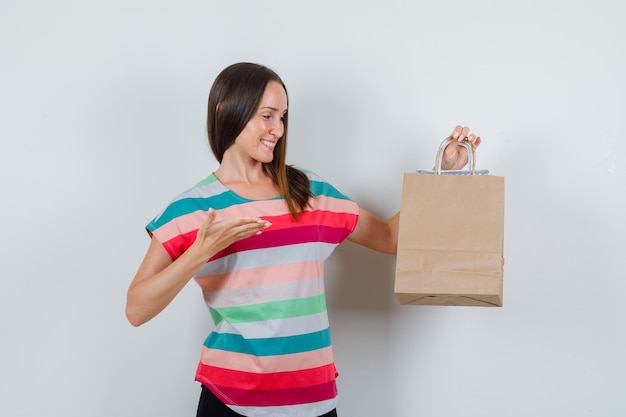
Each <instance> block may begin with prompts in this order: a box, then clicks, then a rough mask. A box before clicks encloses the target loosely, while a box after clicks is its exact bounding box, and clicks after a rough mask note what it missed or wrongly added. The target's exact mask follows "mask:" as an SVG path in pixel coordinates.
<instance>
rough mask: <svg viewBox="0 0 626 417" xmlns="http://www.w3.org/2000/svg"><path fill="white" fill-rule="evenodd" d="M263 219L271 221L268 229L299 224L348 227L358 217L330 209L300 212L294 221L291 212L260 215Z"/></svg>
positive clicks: (297, 225)
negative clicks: (278, 214) (277, 214)
mask: <svg viewBox="0 0 626 417" xmlns="http://www.w3.org/2000/svg"><path fill="white" fill-rule="evenodd" d="M261 218H262V219H263V220H267V221H269V222H270V223H272V226H271V227H270V229H268V230H276V229H285V228H292V227H299V226H330V227H337V228H349V227H350V226H351V225H353V224H355V223H356V221H357V218H358V215H357V214H353V213H335V212H332V211H324V210H315V211H305V212H303V213H300V215H299V217H298V220H297V221H295V220H294V219H293V217H291V214H284V215H280V216H262V217H261Z"/></svg>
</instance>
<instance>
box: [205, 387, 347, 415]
mask: <svg viewBox="0 0 626 417" xmlns="http://www.w3.org/2000/svg"><path fill="white" fill-rule="evenodd" d="M196 417H244V416H242V415H241V414H239V413H235V412H234V411H233V410H231V409H230V408H228V407H227V406H226V405H225V404H224V403H223V402H221V401H220V400H219V398H217V397H216V396H215V395H213V393H212V392H211V391H210V390H209V389H208V388H207V387H205V386H204V385H203V386H202V392H201V393H200V402H199V403H198V412H197V414H196ZM320 417H337V411H336V410H333V411H331V412H329V413H326V414H324V415H323V416H320Z"/></svg>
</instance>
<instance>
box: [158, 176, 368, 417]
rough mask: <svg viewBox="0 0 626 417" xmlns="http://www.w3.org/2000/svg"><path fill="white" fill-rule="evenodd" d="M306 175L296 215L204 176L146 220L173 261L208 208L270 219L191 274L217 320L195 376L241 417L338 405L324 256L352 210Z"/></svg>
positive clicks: (224, 214) (349, 224)
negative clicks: (307, 193) (308, 195)
mask: <svg viewBox="0 0 626 417" xmlns="http://www.w3.org/2000/svg"><path fill="white" fill-rule="evenodd" d="M306 173H307V176H308V177H309V180H310V187H311V191H312V194H313V196H314V198H312V199H311V201H310V207H308V208H307V209H306V210H305V211H304V212H303V213H301V214H300V216H299V217H298V220H297V221H294V219H293V218H292V216H291V214H290V213H289V211H288V209H287V205H286V203H285V201H284V199H283V198H274V199H267V200H248V199H245V198H242V197H240V196H238V195H237V194H235V193H234V192H232V191H230V190H229V189H228V188H226V187H225V186H224V185H223V184H222V183H221V182H220V181H219V180H218V179H217V177H216V176H215V175H213V174H211V175H210V176H209V177H208V178H206V179H205V180H203V181H201V182H200V183H198V184H197V185H196V186H195V187H193V188H192V189H190V190H188V191H186V192H184V193H182V194H180V195H179V196H177V197H176V198H175V199H174V200H173V201H172V202H171V203H170V204H169V205H168V206H167V208H166V209H165V210H164V211H163V212H162V213H161V214H160V215H158V216H157V217H156V218H155V219H154V220H153V221H152V222H150V223H149V224H148V226H147V229H148V231H150V232H151V233H152V234H153V236H154V237H155V238H156V239H158V240H159V241H160V242H161V243H162V245H163V246H164V247H165V249H166V250H167V252H168V253H169V254H170V256H171V257H172V259H174V260H175V259H176V258H178V257H179V256H180V255H181V254H182V253H183V252H184V251H185V250H187V248H189V246H191V244H192V243H193V242H194V240H195V237H196V233H197V230H198V228H199V227H200V225H201V224H202V222H203V221H204V219H205V218H206V215H207V213H206V211H207V210H208V209H209V208H210V207H211V208H213V209H214V210H215V211H216V214H217V218H216V221H220V220H224V219H228V218H235V217H258V218H262V219H264V220H267V221H269V222H271V223H272V225H271V226H270V227H268V228H267V229H264V230H263V232H262V233H261V234H259V235H254V236H251V237H249V238H247V239H244V240H240V241H238V242H235V243H234V244H232V245H231V246H229V247H227V248H226V249H224V250H222V251H221V252H219V253H217V254H216V255H215V256H213V257H212V258H211V259H210V260H209V261H208V262H207V263H206V265H204V266H203V267H202V268H201V270H200V271H199V272H198V273H197V274H196V276H195V277H194V278H195V279H196V282H197V283H198V284H199V285H200V287H201V289H202V292H203V295H204V299H205V301H206V304H207V306H208V308H209V312H210V314H211V316H212V318H213V321H214V323H215V328H214V329H213V331H212V332H211V333H210V334H209V336H208V337H207V338H206V340H205V342H204V346H203V347H202V353H201V358H200V363H199V365H198V369H197V372H196V380H197V381H199V382H201V383H202V384H204V385H205V386H206V387H208V388H209V389H210V390H211V391H212V392H213V393H214V394H215V395H216V396H217V397H218V398H219V399H220V400H222V401H223V402H224V403H225V404H226V405H228V406H229V407H230V408H232V409H233V410H234V411H235V412H237V413H239V414H242V415H245V416H250V417H270V416H272V417H274V416H298V417H316V416H320V415H323V414H325V413H327V412H329V411H331V410H332V409H333V408H335V407H336V400H337V386H336V383H335V379H336V377H337V371H336V369H335V365H334V361H333V355H332V348H331V338H330V329H329V324H328V314H327V310H326V296H325V290H324V261H325V260H326V258H328V256H330V254H331V253H332V251H333V250H334V249H335V247H336V246H337V245H339V244H340V243H341V242H342V241H343V240H345V239H346V238H347V237H348V236H349V235H350V233H352V232H353V231H354V229H355V227H356V224H357V220H358V206H357V204H356V203H355V202H354V201H352V200H350V199H349V198H348V197H346V196H344V195H343V194H341V193H340V192H339V191H337V190H336V189H335V188H334V187H333V186H332V185H330V184H328V183H327V182H325V181H324V180H322V179H321V178H319V177H318V176H316V175H315V174H313V173H312V172H308V171H306Z"/></svg>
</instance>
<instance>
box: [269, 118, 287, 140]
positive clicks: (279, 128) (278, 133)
mask: <svg viewBox="0 0 626 417" xmlns="http://www.w3.org/2000/svg"><path fill="white" fill-rule="evenodd" d="M284 131H285V126H284V125H283V121H282V119H277V120H275V121H274V123H272V127H271V129H270V133H271V134H272V135H274V137H276V138H282V137H283V133H284Z"/></svg>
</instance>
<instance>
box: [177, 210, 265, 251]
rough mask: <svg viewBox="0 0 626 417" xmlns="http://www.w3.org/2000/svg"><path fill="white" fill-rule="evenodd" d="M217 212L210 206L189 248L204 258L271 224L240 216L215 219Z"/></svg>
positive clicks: (259, 231)
mask: <svg viewBox="0 0 626 417" xmlns="http://www.w3.org/2000/svg"><path fill="white" fill-rule="evenodd" d="M216 218H217V214H216V212H215V210H213V209H212V208H210V209H209V210H208V212H207V218H206V219H205V220H204V222H203V223H202V225H201V226H200V228H199V229H198V234H197V235H196V240H195V242H194V243H193V245H191V247H190V248H189V250H193V251H196V252H197V253H200V254H203V255H204V257H205V258H206V260H209V258H210V257H211V256H213V255H215V254H216V253H217V252H219V251H221V250H222V249H225V248H227V247H228V246H230V245H232V244H233V243H235V242H236V241H238V240H241V239H245V238H248V237H250V236H253V235H256V234H259V233H261V231H262V230H263V229H266V228H268V227H270V226H271V225H272V223H270V222H268V221H266V220H262V219H255V218H251V217H240V218H235V219H228V220H222V221H216Z"/></svg>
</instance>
